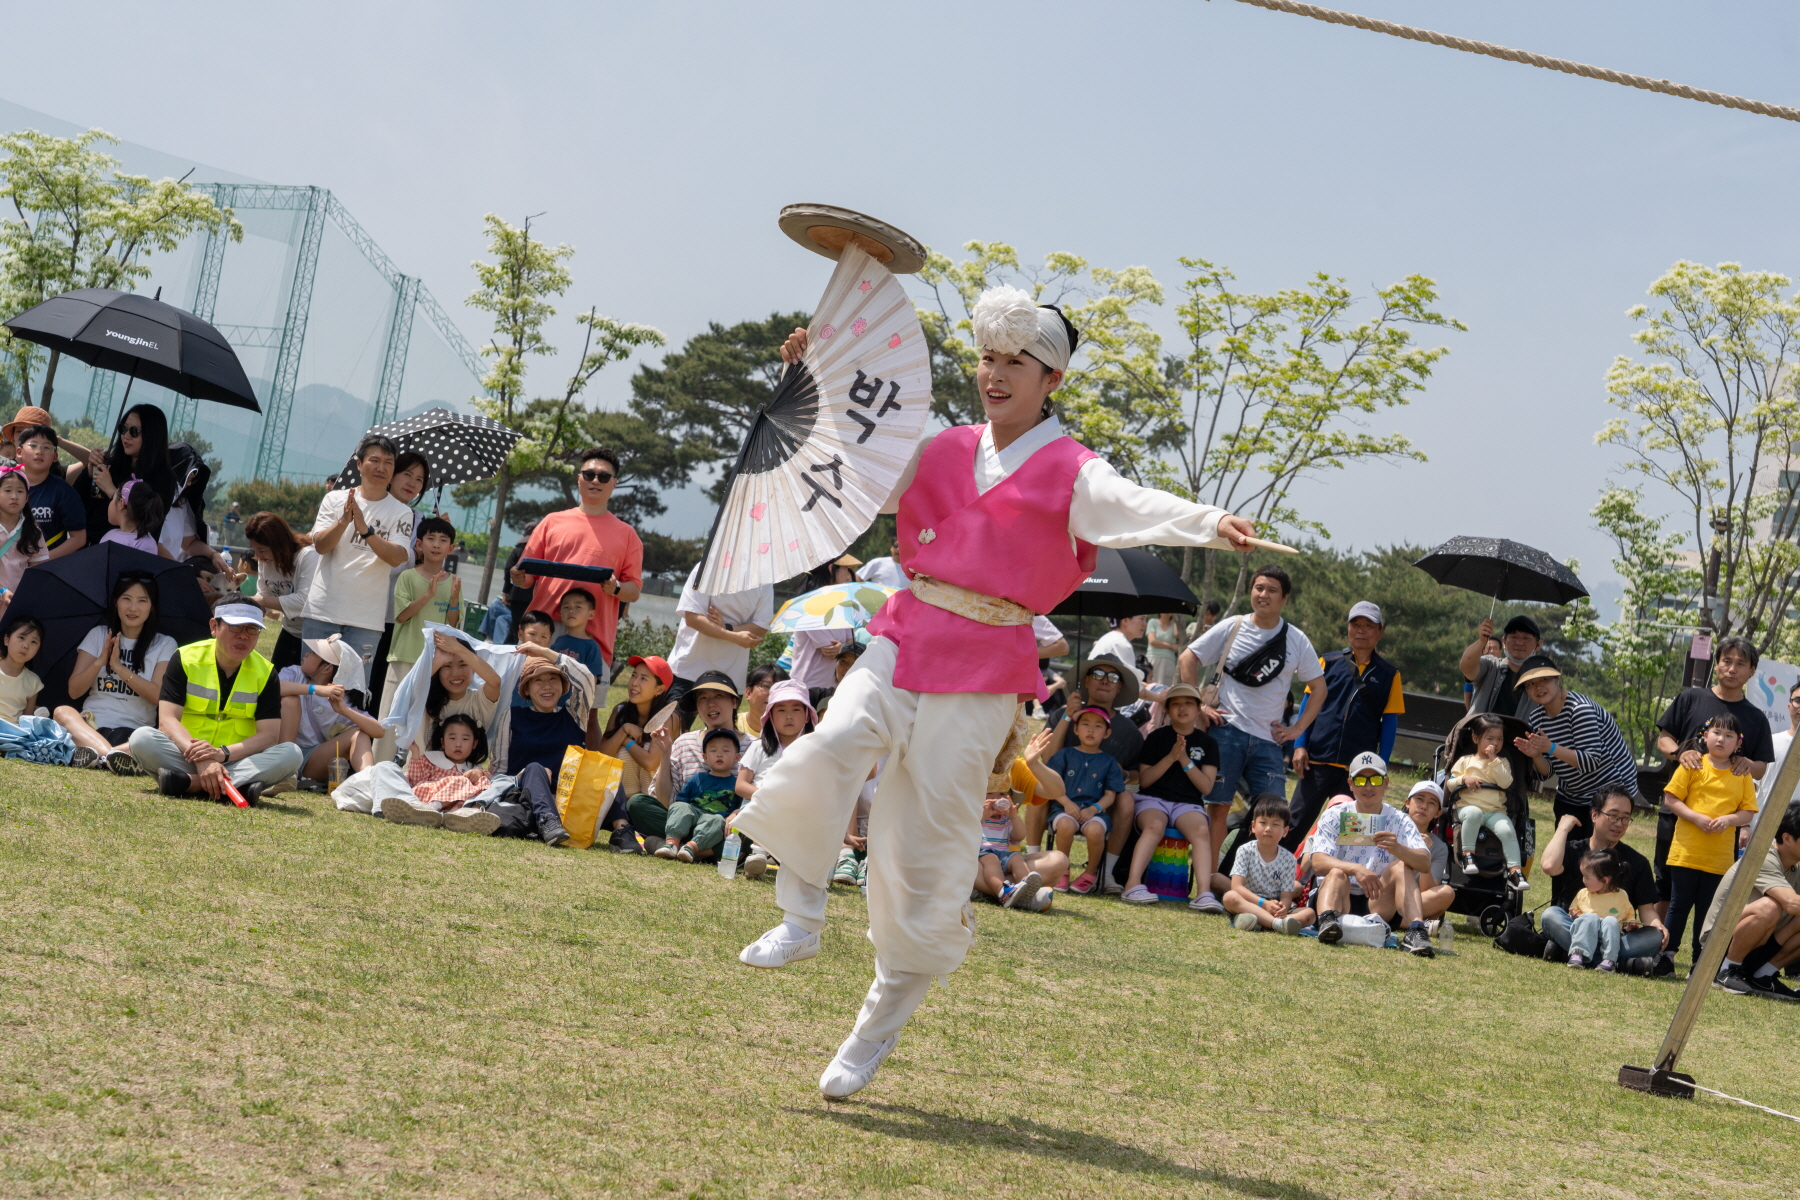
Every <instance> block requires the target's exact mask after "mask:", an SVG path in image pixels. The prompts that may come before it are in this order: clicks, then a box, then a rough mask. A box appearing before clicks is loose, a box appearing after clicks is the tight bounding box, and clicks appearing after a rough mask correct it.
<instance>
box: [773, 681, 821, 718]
mask: <svg viewBox="0 0 1800 1200" xmlns="http://www.w3.org/2000/svg"><path fill="white" fill-rule="evenodd" d="M783 700H798V701H799V702H800V703H801V705H802V706H804V707H805V709H806V719H807V720H809V721H811V722H812V723H813V725H814V727H815V728H816V727H817V726H818V724H819V711H818V710H817V709H816V708H814V707H813V706H812V695H811V694H810V693H809V692H808V691H807V690H806V686H805V685H804V684H802V683H800V682H799V681H797V680H793V679H784V680H782V681H781V682H780V683H778V684H776V685H775V686H774V687H772V688H770V689H769V703H768V708H774V707H775V706H776V705H777V704H780V703H781V702H782V701H783ZM763 711H764V712H767V711H768V709H767V708H765V709H764V710H763Z"/></svg>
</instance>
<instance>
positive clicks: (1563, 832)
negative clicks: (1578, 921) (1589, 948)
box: [1538, 787, 1675, 975]
mask: <svg viewBox="0 0 1800 1200" xmlns="http://www.w3.org/2000/svg"><path fill="white" fill-rule="evenodd" d="M1631 806H1632V795H1631V793H1630V792H1629V791H1627V790H1626V789H1624V788H1618V787H1615V788H1608V789H1607V790H1606V792H1605V793H1603V794H1602V795H1601V796H1600V798H1599V799H1598V800H1595V801H1594V808H1593V818H1594V832H1593V833H1592V834H1589V835H1588V836H1586V837H1578V836H1573V835H1574V834H1575V832H1576V830H1578V829H1579V828H1580V827H1581V821H1580V819H1579V818H1578V817H1576V816H1575V815H1574V814H1572V813H1564V814H1563V815H1562V817H1561V818H1560V819H1559V820H1558V821H1557V822H1556V832H1555V833H1554V834H1552V835H1551V837H1550V841H1549V844H1548V845H1546V846H1545V847H1544V852H1543V854H1542V855H1540V856H1539V859H1538V862H1539V863H1540V865H1542V866H1543V868H1544V874H1546V875H1548V876H1550V907H1548V908H1546V909H1545V910H1544V912H1543V915H1542V918H1541V922H1542V926H1543V930H1544V936H1545V937H1547V938H1549V939H1550V943H1551V944H1552V945H1554V946H1555V947H1556V948H1557V950H1558V952H1559V956H1558V958H1557V959H1556V960H1555V961H1557V962H1561V961H1562V960H1563V959H1566V958H1567V957H1568V956H1569V928H1570V926H1571V925H1572V924H1573V919H1572V918H1571V917H1570V916H1569V903H1570V901H1572V900H1574V899H1575V893H1576V892H1578V891H1580V890H1581V856H1582V855H1584V854H1586V853H1587V852H1588V851H1589V850H1611V851H1612V852H1613V853H1615V854H1617V855H1618V856H1619V857H1620V858H1621V859H1622V860H1623V861H1624V864H1625V873H1624V874H1623V875H1621V876H1620V877H1619V878H1618V879H1617V880H1615V881H1614V882H1615V884H1616V885H1617V887H1618V890H1619V891H1622V892H1624V893H1625V894H1626V896H1627V897H1629V898H1630V900H1631V904H1632V907H1633V908H1635V909H1637V919H1638V920H1639V922H1641V927H1640V928H1638V929H1633V930H1632V931H1631V932H1629V933H1627V934H1625V935H1624V939H1623V943H1622V949H1621V951H1620V956H1619V961H1620V969H1621V970H1624V971H1629V972H1630V973H1632V974H1634V975H1668V974H1672V973H1673V972H1674V970H1675V960H1674V959H1673V958H1670V959H1668V960H1667V966H1666V968H1665V967H1664V965H1663V963H1664V959H1663V958H1662V948H1663V945H1664V944H1665V943H1666V942H1667V941H1668V940H1669V931H1668V930H1667V929H1665V928H1663V923H1662V919H1663V913H1664V912H1665V911H1667V909H1668V907H1669V906H1668V904H1667V902H1665V901H1663V900H1661V899H1660V898H1659V897H1658V896H1657V894H1656V877H1655V875H1654V873H1653V872H1652V871H1651V868H1650V860H1649V859H1647V858H1645V857H1644V856H1643V855H1642V854H1639V853H1638V852H1637V851H1636V850H1633V849H1632V848H1631V847H1630V846H1627V845H1626V844H1625V842H1624V837H1625V834H1626V833H1627V832H1628V831H1629V830H1630V829H1631Z"/></svg>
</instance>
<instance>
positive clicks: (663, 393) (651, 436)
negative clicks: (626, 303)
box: [620, 312, 811, 511]
mask: <svg viewBox="0 0 1800 1200" xmlns="http://www.w3.org/2000/svg"><path fill="white" fill-rule="evenodd" d="M810 320H811V318H810V317H809V316H808V315H807V314H806V313H780V312H778V313H772V314H770V316H769V317H768V319H766V320H762V321H740V322H739V323H738V324H736V325H733V326H730V327H729V328H727V327H726V326H723V325H720V324H719V323H718V322H716V321H715V322H712V323H710V324H709V325H708V326H707V327H706V331H705V332H704V333H697V334H695V335H694V336H693V337H691V338H689V339H688V340H687V343H686V344H685V345H683V346H682V347H681V349H679V350H676V351H672V352H671V353H669V354H668V355H666V356H665V357H664V358H663V361H662V364H661V365H660V366H656V367H651V366H642V367H639V368H638V371H637V374H636V375H633V376H632V378H631V395H632V401H631V415H632V416H633V417H636V418H637V419H638V420H639V421H640V422H641V424H640V425H639V426H636V427H633V428H632V429H631V430H630V432H632V433H634V435H635V436H637V437H638V438H639V439H640V445H641V448H642V449H643V450H645V451H649V452H650V453H648V454H645V455H644V459H645V460H646V461H652V460H653V461H654V463H655V472H656V477H657V478H658V479H659V480H664V481H667V480H679V481H685V480H686V479H687V478H688V477H689V476H690V475H691V473H692V472H693V470H694V468H695V467H700V466H704V465H706V464H708V463H715V462H721V461H724V462H729V461H731V460H733V459H735V458H736V457H737V453H738V448H739V447H740V446H742V445H743V442H744V438H745V437H746V436H747V435H748V434H749V432H750V425H751V423H752V422H753V421H755V419H756V414H757V413H758V412H760V411H761V410H762V407H763V406H764V405H765V404H767V403H768V402H769V401H770V400H771V399H772V398H773V397H774V395H775V388H776V386H777V385H778V384H779V383H780V381H781V371H782V366H781V343H782V342H783V341H784V340H786V338H787V336H788V334H790V333H792V332H793V331H794V329H795V328H796V327H801V326H805V325H806V324H807V322H808V321H810ZM620 429H621V432H624V431H626V430H625V427H623V426H621V427H620ZM726 482H727V479H726V475H725V473H723V472H721V473H720V475H719V478H718V479H717V480H715V481H714V483H713V484H712V486H711V488H710V489H709V490H708V493H707V494H708V495H709V496H711V497H712V499H713V500H714V501H722V500H723V499H724V498H725V487H726ZM665 486H668V484H667V483H666V482H665ZM659 511H660V510H659Z"/></svg>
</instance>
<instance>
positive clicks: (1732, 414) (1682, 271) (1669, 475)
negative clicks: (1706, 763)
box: [1596, 262, 1800, 652]
mask: <svg viewBox="0 0 1800 1200" xmlns="http://www.w3.org/2000/svg"><path fill="white" fill-rule="evenodd" d="M1791 285H1792V280H1790V279H1789V278H1788V277H1787V276H1785V275H1777V274H1775V273H1773V272H1769V271H1745V270H1743V269H1742V268H1741V267H1740V266H1739V265H1738V264H1737V263H1720V264H1719V265H1718V266H1717V267H1707V266H1703V265H1701V264H1699V263H1691V262H1678V263H1676V264H1675V265H1674V266H1673V267H1671V268H1670V269H1669V271H1668V273H1667V274H1665V275H1664V276H1663V277H1662V278H1661V279H1658V280H1657V281H1656V282H1655V283H1653V284H1651V285H1650V295H1651V296H1652V297H1654V299H1655V302H1656V304H1657V307H1656V308H1655V310H1654V311H1653V310H1652V309H1651V307H1650V306H1649V305H1643V304H1640V305H1638V306H1636V307H1635V308H1633V309H1631V310H1630V313H1629V315H1630V316H1631V317H1633V318H1634V319H1636V320H1638V321H1641V322H1643V327H1642V328H1641V329H1639V330H1638V331H1637V332H1636V333H1634V334H1633V335H1632V340H1633V341H1635V342H1636V343H1637V344H1638V346H1639V347H1640V349H1641V350H1642V352H1643V353H1644V354H1645V355H1646V356H1647V358H1648V361H1643V362H1639V361H1634V360H1632V359H1630V358H1627V357H1625V356H1623V355H1621V356H1620V357H1618V358H1617V359H1615V360H1614V361H1613V365H1612V369H1611V370H1609V371H1608V372H1607V376H1606V390H1607V395H1608V399H1609V400H1610V401H1611V402H1612V404H1613V405H1614V406H1615V407H1616V408H1618V409H1619V410H1620V412H1621V414H1622V415H1620V416H1618V417H1615V418H1614V419H1613V420H1611V421H1609V422H1608V423H1607V424H1606V426H1605V428H1603V429H1602V430H1601V431H1600V433H1599V435H1598V437H1597V439H1596V440H1597V441H1598V442H1600V443H1601V444H1602V445H1613V446H1619V447H1621V448H1623V449H1624V450H1626V451H1627V452H1628V454H1629V456H1630V457H1629V459H1628V460H1627V467H1628V469H1630V470H1631V471H1633V472H1635V473H1636V474H1637V475H1639V476H1640V477H1642V478H1644V479H1648V480H1650V481H1652V482H1654V483H1656V484H1659V485H1660V486H1661V488H1662V490H1664V491H1665V492H1667V493H1673V495H1674V497H1675V498H1676V500H1677V502H1678V504H1679V506H1680V507H1679V517H1678V519H1679V521H1680V523H1681V527H1682V534H1683V536H1682V538H1681V539H1680V541H1679V542H1678V543H1676V545H1677V548H1678V549H1679V550H1683V551H1686V552H1688V553H1691V554H1692V555H1693V561H1695V562H1699V563H1704V564H1706V567H1705V571H1706V573H1707V574H1709V575H1712V576H1714V585H1713V586H1712V587H1710V588H1707V589H1706V591H1708V592H1710V594H1711V596H1712V597H1713V603H1712V604H1711V605H1710V606H1706V605H1704V603H1703V608H1704V607H1710V608H1711V615H1712V621H1713V624H1714V627H1715V628H1716V629H1718V631H1719V632H1720V633H1722V634H1733V633H1735V634H1741V635H1743V636H1746V637H1748V638H1750V639H1751V640H1752V641H1753V642H1755V643H1756V644H1757V645H1758V647H1759V648H1760V649H1762V650H1763V651H1764V652H1767V651H1768V650H1770V649H1771V648H1772V647H1773V646H1774V645H1775V644H1776V642H1777V640H1778V638H1779V637H1780V636H1781V633H1782V627H1783V623H1784V621H1785V618H1786V616H1787V614H1788V612H1789V610H1790V609H1792V608H1793V607H1794V604H1795V601H1796V600H1797V599H1800V546H1796V545H1795V544H1794V535H1795V532H1796V529H1800V504H1797V500H1800V464H1797V463H1796V461H1795V459H1796V454H1795V451H1796V445H1797V443H1800V403H1797V402H1796V396H1795V390H1794V375H1795V371H1796V369H1797V368H1800V298H1796V297H1790V296H1787V295H1784V292H1785V291H1786V289H1788V288H1789V287H1790V286H1791ZM1702 582H1703V583H1704V582H1705V580H1704V579H1703V581H1702ZM1705 619H1706V614H1705V613H1704V612H1703V613H1702V620H1703V621H1704V620H1705Z"/></svg>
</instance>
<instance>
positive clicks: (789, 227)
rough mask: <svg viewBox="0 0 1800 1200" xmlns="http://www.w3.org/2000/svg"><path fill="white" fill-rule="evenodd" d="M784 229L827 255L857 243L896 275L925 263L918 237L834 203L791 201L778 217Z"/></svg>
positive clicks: (794, 237)
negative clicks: (800, 202) (795, 202)
mask: <svg viewBox="0 0 1800 1200" xmlns="http://www.w3.org/2000/svg"><path fill="white" fill-rule="evenodd" d="M777 222H778V223H779V224H780V226H781V232H783V233H785V234H787V235H788V236H789V237H791V238H793V239H794V240H795V241H796V242H799V243H800V244H801V245H802V246H805V247H806V248H807V249H808V250H811V251H812V252H813V253H814V254H823V255H824V256H825V257H826V258H837V257H838V256H839V255H840V254H842V253H843V252H844V247H845V246H847V245H850V244H852V243H854V244H855V245H857V246H858V247H860V248H861V249H862V250H863V251H864V252H865V253H867V254H868V256H869V257H870V258H873V259H874V260H875V261H876V262H878V263H880V264H881V265H882V266H884V267H886V268H887V269H888V270H890V271H892V272H893V273H894V274H896V275H910V274H912V273H913V272H914V271H917V270H918V269H919V268H920V267H922V266H924V265H925V247H924V246H923V245H921V244H920V243H919V240H918V239H917V238H915V237H913V236H912V235H911V234H909V233H906V232H905V231H903V230H900V229H896V228H894V227H893V226H892V225H889V224H888V223H887V222H886V221H881V220H877V219H876V218H874V217H870V216H865V215H864V214H862V213H859V212H852V211H851V210H850V209H847V208H838V207H837V206H835V205H831V204H790V205H788V206H787V207H786V208H783V209H782V210H781V216H780V217H778V218H777Z"/></svg>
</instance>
